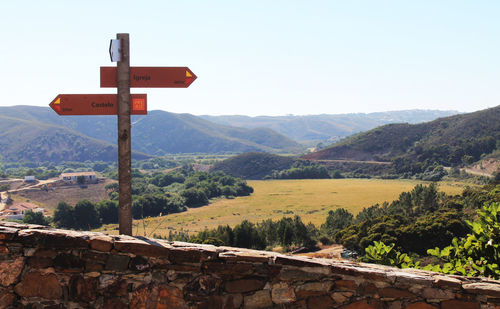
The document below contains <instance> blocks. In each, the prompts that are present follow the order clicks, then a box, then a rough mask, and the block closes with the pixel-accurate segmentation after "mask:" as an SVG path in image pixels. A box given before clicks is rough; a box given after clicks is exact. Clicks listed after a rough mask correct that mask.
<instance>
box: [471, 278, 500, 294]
mask: <svg viewBox="0 0 500 309" xmlns="http://www.w3.org/2000/svg"><path fill="white" fill-rule="evenodd" d="M462 288H463V289H464V290H465V291H466V292H467V293H474V294H483V295H488V296H493V297H500V284H489V283H484V282H477V283H470V284H463V285H462Z"/></svg>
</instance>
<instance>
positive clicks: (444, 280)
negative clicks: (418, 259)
mask: <svg viewBox="0 0 500 309" xmlns="http://www.w3.org/2000/svg"><path fill="white" fill-rule="evenodd" d="M434 283H435V284H436V285H437V286H439V287H445V288H452V289H460V288H461V287H462V281H460V280H458V279H456V278H452V277H447V276H440V275H437V276H434Z"/></svg>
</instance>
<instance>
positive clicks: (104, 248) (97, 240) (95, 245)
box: [90, 235, 113, 252]
mask: <svg viewBox="0 0 500 309" xmlns="http://www.w3.org/2000/svg"><path fill="white" fill-rule="evenodd" d="M90 248H91V249H92V250H96V251H101V252H109V251H111V249H113V238H111V237H109V236H105V235H96V236H93V237H90Z"/></svg>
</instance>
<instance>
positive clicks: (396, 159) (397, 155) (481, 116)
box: [303, 106, 500, 173]
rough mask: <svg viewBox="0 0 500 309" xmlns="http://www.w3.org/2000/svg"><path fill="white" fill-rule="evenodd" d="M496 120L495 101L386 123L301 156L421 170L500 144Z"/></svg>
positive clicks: (469, 159)
mask: <svg viewBox="0 0 500 309" xmlns="http://www.w3.org/2000/svg"><path fill="white" fill-rule="evenodd" d="M499 119H500V106H497V107H494V108H490V109H486V110H482V111H478V112H474V113H469V114H461V115H455V116H450V117H446V118H439V119H436V120H434V121H430V122H427V123H422V124H414V125H411V124H390V125H385V126H381V127H377V128H375V129H373V130H370V131H367V132H364V133H360V134H358V135H356V136H353V137H351V138H349V139H347V140H345V141H342V142H339V143H336V144H334V145H333V146H331V147H329V148H326V149H323V150H321V151H318V152H315V153H312V154H308V155H306V156H304V157H303V158H304V159H311V160H359V161H370V160H373V161H392V162H393V163H394V168H395V170H396V172H398V173H405V172H409V173H420V172H422V171H423V170H425V169H426V168H428V167H429V166H432V165H435V164H440V165H444V166H461V165H465V164H470V163H473V162H476V161H478V160H480V159H481V156H484V155H487V154H490V153H492V152H493V151H495V149H497V148H500V120H499Z"/></svg>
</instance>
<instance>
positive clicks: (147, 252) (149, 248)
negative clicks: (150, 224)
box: [114, 236, 170, 257]
mask: <svg viewBox="0 0 500 309" xmlns="http://www.w3.org/2000/svg"><path fill="white" fill-rule="evenodd" d="M114 248H115V249H116V250H118V251H120V252H127V253H134V254H136V255H143V256H157V257H168V256H169V252H170V249H169V248H167V247H165V246H163V245H162V244H161V243H159V242H156V241H154V240H148V241H145V240H143V239H140V238H138V237H130V236H129V237H127V238H125V237H122V238H120V239H118V240H115V242H114Z"/></svg>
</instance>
